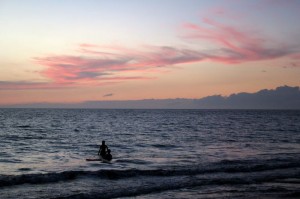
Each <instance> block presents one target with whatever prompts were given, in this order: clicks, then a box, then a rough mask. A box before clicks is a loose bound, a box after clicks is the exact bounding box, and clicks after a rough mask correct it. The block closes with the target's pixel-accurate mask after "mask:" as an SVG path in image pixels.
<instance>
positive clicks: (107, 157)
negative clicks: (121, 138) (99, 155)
mask: <svg viewBox="0 0 300 199" xmlns="http://www.w3.org/2000/svg"><path fill="white" fill-rule="evenodd" d="M104 159H106V160H109V161H110V160H111V159H112V155H111V154H110V149H107V154H106V155H105V158H104Z"/></svg>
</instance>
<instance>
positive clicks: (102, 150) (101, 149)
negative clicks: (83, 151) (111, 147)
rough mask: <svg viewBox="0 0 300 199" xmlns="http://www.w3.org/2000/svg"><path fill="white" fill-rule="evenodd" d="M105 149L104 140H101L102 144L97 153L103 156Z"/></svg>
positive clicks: (106, 148)
mask: <svg viewBox="0 0 300 199" xmlns="http://www.w3.org/2000/svg"><path fill="white" fill-rule="evenodd" d="M107 150H108V147H107V146H106V145H105V141H104V140H103V141H102V145H100V148H99V151H98V155H101V156H102V157H104V156H105V155H106V151H107Z"/></svg>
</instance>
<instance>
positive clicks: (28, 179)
mask: <svg viewBox="0 0 300 199" xmlns="http://www.w3.org/2000/svg"><path fill="white" fill-rule="evenodd" d="M299 162H300V161H299V160H298V159H292V160H291V159H289V160H288V159H285V160H284V161H283V160H282V159H269V160H265V161H260V162H259V163H257V161H256V162H255V161H254V160H243V161H242V160H240V161H239V160H234V161H231V160H223V161H220V162H217V163H214V164H206V165H205V164H202V165H194V166H185V167H183V166H182V167H173V168H167V169H154V170H142V169H124V170H118V169H101V170H98V171H84V170H74V171H63V172H50V173H38V174H22V175H0V187H5V186H14V185H20V184H25V183H28V184H45V183H55V182H59V181H70V180H74V179H76V178H78V177H99V178H103V179H114V180H118V179H124V178H125V179H126V178H132V177H147V176H148V177H174V176H195V175H200V174H205V175H206V174H217V173H229V174H237V173H249V172H261V171H272V170H280V169H290V170H293V169H295V168H299V169H300V164H299ZM26 169H27V170H30V168H26Z"/></svg>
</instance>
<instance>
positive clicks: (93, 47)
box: [0, 0, 300, 105]
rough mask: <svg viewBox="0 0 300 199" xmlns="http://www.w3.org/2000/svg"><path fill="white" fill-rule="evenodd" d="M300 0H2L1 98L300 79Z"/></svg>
mask: <svg viewBox="0 0 300 199" xmlns="http://www.w3.org/2000/svg"><path fill="white" fill-rule="evenodd" d="M299 19H300V1H298V0H251V1H246V0H207V1H206V0H143V1H141V0H112V1H105V0H43V1H40V0H25V1H19V0H1V1H0V105H10V104H20V103H38V102H50V103H77V102H81V101H94V100H139V99H170V98H188V99H196V98H202V97H205V96H210V95H216V94H218V95H222V96H228V95H230V94H232V93H239V92H250V93H251V92H256V91H258V90H261V89H274V88H276V87H278V86H283V85H288V86H299V85H300V34H299V33H300V25H299Z"/></svg>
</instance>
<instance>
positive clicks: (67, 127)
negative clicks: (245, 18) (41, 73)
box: [0, 109, 300, 199]
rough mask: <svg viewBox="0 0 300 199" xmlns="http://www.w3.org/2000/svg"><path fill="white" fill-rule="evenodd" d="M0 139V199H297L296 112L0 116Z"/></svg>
mask: <svg viewBox="0 0 300 199" xmlns="http://www.w3.org/2000/svg"><path fill="white" fill-rule="evenodd" d="M0 138H1V142H0V198H1V199H7V198H9V199H10V198H11V199H16V198H22V199H23V198H24V199H33V198H39V199H40V198H53V199H54V198H72V199H73V198H147V199H150V198H299V197H300V111H292V110H286V111H284V110H101V109H98V110H96V109H0ZM102 140H105V141H106V144H107V145H108V147H109V148H110V149H111V153H112V155H113V160H112V161H111V162H110V163H105V162H101V161H94V162H88V161H86V159H87V158H96V157H97V152H98V149H99V145H100V144H101V142H102Z"/></svg>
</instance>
